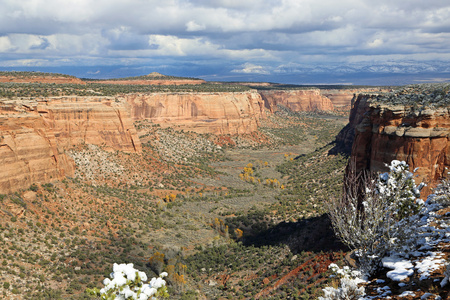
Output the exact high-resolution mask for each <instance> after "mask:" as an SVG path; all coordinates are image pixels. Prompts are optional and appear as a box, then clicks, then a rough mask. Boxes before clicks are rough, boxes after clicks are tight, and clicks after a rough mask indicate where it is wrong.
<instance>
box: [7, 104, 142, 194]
mask: <svg viewBox="0 0 450 300" xmlns="http://www.w3.org/2000/svg"><path fill="white" fill-rule="evenodd" d="M82 144H94V145H98V146H103V147H104V148H105V149H107V150H108V149H109V150H122V151H126V152H140V151H141V144H140V141H139V138H138V137H137V134H136V130H135V128H134V126H133V123H132V120H131V118H130V116H129V113H128V109H127V107H126V105H123V104H120V103H118V104H117V103H115V102H114V101H112V99H106V98H103V97H98V98H93V97H88V98H81V97H79V98H77V97H61V98H52V99H46V100H43V99H41V100H16V101H14V100H9V101H6V100H5V101H0V165H1V166H2V167H1V169H0V194H1V193H9V192H14V191H16V190H18V189H26V188H29V187H30V185H31V184H32V183H46V182H50V181H52V180H56V179H63V178H64V177H65V176H73V174H74V169H75V165H74V162H73V161H72V159H71V158H70V157H69V156H68V155H67V154H66V152H67V151H68V150H69V149H71V148H72V147H74V146H78V145H82Z"/></svg>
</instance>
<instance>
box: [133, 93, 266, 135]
mask: <svg viewBox="0 0 450 300" xmlns="http://www.w3.org/2000/svg"><path fill="white" fill-rule="evenodd" d="M125 99H126V101H127V102H128V103H129V105H130V113H131V116H132V118H133V120H144V119H146V120H150V121H151V122H153V123H155V124H160V125H161V126H163V127H168V126H173V127H176V128H177V129H183V130H190V131H195V132H197V133H214V134H242V133H249V132H252V131H256V130H257V128H258V125H259V120H260V119H261V118H264V116H265V115H264V107H263V106H264V104H263V101H262V99H261V97H260V95H259V94H258V93H256V92H243V93H237V92H236V93H152V94H139V95H138V94H130V95H125Z"/></svg>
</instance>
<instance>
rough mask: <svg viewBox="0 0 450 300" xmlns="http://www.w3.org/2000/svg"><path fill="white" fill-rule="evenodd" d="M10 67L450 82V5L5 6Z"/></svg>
mask: <svg viewBox="0 0 450 300" xmlns="http://www.w3.org/2000/svg"><path fill="white" fill-rule="evenodd" d="M0 70H40V71H58V72H63V73H67V74H72V75H76V76H78V77H91V78H108V77H123V76H135V75H143V74H148V73H150V72H153V71H156V72H160V73H163V74H166V75H177V76H189V77H200V78H204V79H207V80H229V81H231V80H250V81H258V80H259V81H273V82H286V83H298V84H311V83H355V84H358V83H359V84H370V83H374V84H381V83H384V84H389V83H394V84H395V83H402V84H403V83H404V82H405V81H414V82H425V81H449V80H450V1H448V0H377V1H373V0H321V1H317V0H1V1H0ZM411 83H412V82H411Z"/></svg>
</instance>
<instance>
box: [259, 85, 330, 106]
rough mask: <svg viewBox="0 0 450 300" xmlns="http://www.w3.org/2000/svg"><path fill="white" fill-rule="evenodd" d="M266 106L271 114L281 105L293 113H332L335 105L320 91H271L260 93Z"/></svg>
mask: <svg viewBox="0 0 450 300" xmlns="http://www.w3.org/2000/svg"><path fill="white" fill-rule="evenodd" d="M259 93H260V94H261V97H262V99H263V100H264V105H265V107H266V108H268V109H269V110H270V111H271V112H275V111H276V110H277V105H278V104H281V105H283V106H286V107H288V108H289V109H291V110H292V111H310V112H312V111H332V110H334V107H333V103H331V101H330V99H328V98H327V97H325V96H323V95H322V94H321V92H320V90H318V89H317V90H269V91H259Z"/></svg>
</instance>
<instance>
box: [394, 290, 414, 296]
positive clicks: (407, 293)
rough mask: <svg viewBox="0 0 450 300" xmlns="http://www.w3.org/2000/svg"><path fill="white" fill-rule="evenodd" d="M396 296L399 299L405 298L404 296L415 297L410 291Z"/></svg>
mask: <svg viewBox="0 0 450 300" xmlns="http://www.w3.org/2000/svg"><path fill="white" fill-rule="evenodd" d="M398 296H399V297H406V296H412V297H415V296H416V294H415V293H414V292H411V291H405V292H403V293H401V294H400V295H398Z"/></svg>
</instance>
